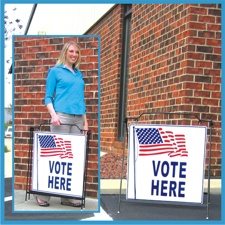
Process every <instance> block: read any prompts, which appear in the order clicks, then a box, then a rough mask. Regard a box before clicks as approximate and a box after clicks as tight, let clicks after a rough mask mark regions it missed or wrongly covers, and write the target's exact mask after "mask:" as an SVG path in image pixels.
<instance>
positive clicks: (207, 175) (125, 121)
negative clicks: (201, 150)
mask: <svg viewBox="0 0 225 225" xmlns="http://www.w3.org/2000/svg"><path fill="white" fill-rule="evenodd" d="M147 115H155V117H158V116H159V115H167V116H169V117H174V116H175V115H177V116H179V118H181V116H182V117H183V118H189V119H193V118H194V119H196V120H197V121H198V125H202V123H208V126H207V129H208V131H209V132H207V136H208V139H209V141H208V143H209V147H208V149H206V153H207V156H206V157H205V159H206V160H207V162H208V164H207V165H208V168H207V174H205V176H206V177H207V184H208V186H207V191H206V192H204V194H206V195H207V198H206V203H205V204H204V203H203V204H198V203H185V202H167V201H166V202H165V201H164V202H163V201H152V200H136V199H135V200H134V199H125V200H122V199H121V190H122V181H123V177H122V175H123V170H124V158H125V149H126V146H127V144H128V138H129V137H128V122H130V121H134V122H135V123H136V124H138V123H139V120H140V118H141V117H142V116H147ZM124 123H125V127H124V142H123V153H122V168H121V177H120V190H119V202H118V213H120V207H121V202H122V201H125V202H133V203H135V202H139V203H153V204H157V203H160V204H178V205H188V206H204V207H206V219H209V204H210V172H211V150H212V127H213V125H214V122H213V121H212V120H205V119H200V118H199V117H198V116H197V115H196V114H193V113H186V112H184V113H172V112H168V113H167V112H146V113H142V114H140V115H139V116H138V117H127V118H125V120H124ZM148 124H149V123H148ZM164 125H165V124H164Z"/></svg>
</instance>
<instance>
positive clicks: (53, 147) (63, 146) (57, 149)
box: [38, 135, 73, 159]
mask: <svg viewBox="0 0 225 225" xmlns="http://www.w3.org/2000/svg"><path fill="white" fill-rule="evenodd" d="M38 141H39V144H40V156H41V157H51V156H59V157H60V158H62V159H63V158H71V159H72V158H73V153H72V145H71V141H67V140H64V139H63V138H61V137H58V136H57V135H38Z"/></svg>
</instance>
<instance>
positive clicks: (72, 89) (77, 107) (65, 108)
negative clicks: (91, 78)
mask: <svg viewBox="0 0 225 225" xmlns="http://www.w3.org/2000/svg"><path fill="white" fill-rule="evenodd" d="M84 85H85V84H84V80H83V75H82V73H81V72H80V71H79V70H78V69H75V70H74V73H73V72H72V71H70V70H69V69H68V68H67V67H66V66H64V65H63V64H61V65H57V66H54V67H53V68H51V69H49V71H48V76H47V81H46V93H45V105H47V104H49V103H52V104H53V107H54V109H55V111H56V112H62V113H67V114H75V115H84V114H85V113H86V105H85V101H84Z"/></svg>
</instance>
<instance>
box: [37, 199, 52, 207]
mask: <svg viewBox="0 0 225 225" xmlns="http://www.w3.org/2000/svg"><path fill="white" fill-rule="evenodd" d="M35 199H36V201H37V203H38V205H39V206H43V207H48V206H49V203H48V202H46V201H44V200H41V199H38V197H36V198H35Z"/></svg>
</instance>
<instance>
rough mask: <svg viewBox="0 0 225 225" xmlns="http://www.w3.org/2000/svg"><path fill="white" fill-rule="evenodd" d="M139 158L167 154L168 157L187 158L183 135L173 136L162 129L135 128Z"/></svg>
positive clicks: (170, 132)
mask: <svg viewBox="0 0 225 225" xmlns="http://www.w3.org/2000/svg"><path fill="white" fill-rule="evenodd" d="M135 132H136V135H137V139H138V146H139V156H153V155H159V154H168V156H169V157H176V156H182V157H184V156H188V151H187V149H186V140H185V135H184V134H174V133H173V132H172V131H164V130H163V128H136V129H135Z"/></svg>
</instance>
